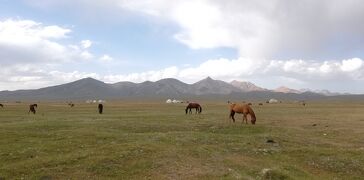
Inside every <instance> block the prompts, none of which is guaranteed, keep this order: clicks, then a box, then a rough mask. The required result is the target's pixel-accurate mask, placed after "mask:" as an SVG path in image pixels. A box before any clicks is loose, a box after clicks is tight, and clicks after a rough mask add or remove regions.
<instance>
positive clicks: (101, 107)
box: [98, 104, 104, 114]
mask: <svg viewBox="0 0 364 180" xmlns="http://www.w3.org/2000/svg"><path fill="white" fill-rule="evenodd" d="M98 109H99V114H102V111H103V109H104V105H102V104H99V106H98Z"/></svg>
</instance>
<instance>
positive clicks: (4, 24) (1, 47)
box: [0, 19, 93, 67]
mask: <svg viewBox="0 0 364 180" xmlns="http://www.w3.org/2000/svg"><path fill="white" fill-rule="evenodd" d="M71 32H72V31H71V30H70V29H68V28H63V27H60V26H57V25H50V26H47V25H43V24H42V23H40V22H35V21H32V20H21V19H6V20H4V21H0V57H1V61H0V65H2V66H3V67H5V66H8V65H14V64H37V63H39V64H40V63H41V64H42V65H50V64H61V63H66V62H72V61H79V60H80V59H90V58H92V57H93V55H92V54H91V53H90V52H88V51H86V50H82V49H81V48H80V47H79V46H76V45H71V44H64V43H61V42H60V41H58V40H62V39H67V38H69V37H68V35H69V34H70V33H71ZM91 44H92V43H91V41H90V40H86V41H83V42H82V45H83V47H84V48H86V47H87V48H88V47H90V46H91Z"/></svg>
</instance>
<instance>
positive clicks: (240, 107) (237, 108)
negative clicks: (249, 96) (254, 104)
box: [230, 104, 257, 124]
mask: <svg viewBox="0 0 364 180" xmlns="http://www.w3.org/2000/svg"><path fill="white" fill-rule="evenodd" d="M235 113H238V114H243V121H242V123H244V120H245V124H248V118H247V115H248V114H249V115H250V122H251V123H252V124H255V121H256V120H257V118H256V117H255V113H254V111H253V109H252V108H251V107H250V106H249V105H247V104H231V105H230V119H233V122H235V118H234V115H235Z"/></svg>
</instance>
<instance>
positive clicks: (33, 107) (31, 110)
mask: <svg viewBox="0 0 364 180" xmlns="http://www.w3.org/2000/svg"><path fill="white" fill-rule="evenodd" d="M35 108H38V105H37V104H31V105H29V111H28V114H29V113H30V112H32V113H33V114H35V113H36V111H35Z"/></svg>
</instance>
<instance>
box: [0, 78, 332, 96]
mask: <svg viewBox="0 0 364 180" xmlns="http://www.w3.org/2000/svg"><path fill="white" fill-rule="evenodd" d="M327 95H339V94H335V93H331V92H329V91H320V92H313V91H310V90H294V89H290V88H287V87H280V88H277V89H274V90H269V89H266V88H262V87H258V86H256V85H255V84H253V83H251V82H242V81H232V82H230V83H228V82H225V81H220V80H214V79H212V78H210V77H207V78H205V79H203V80H200V81H198V82H196V83H194V84H187V83H184V82H181V81H179V80H177V79H173V78H167V79H161V80H159V81H155V82H151V81H145V82H142V83H133V82H118V83H113V84H109V83H104V82H102V81H99V80H96V79H93V78H84V79H80V80H77V81H74V82H71V83H66V84H62V85H57V86H51V87H45V88H40V89H33V90H16V91H0V101H3V100H6V101H9V100H19V101H20V100H21V101H24V100H86V99H138V98H140V99H167V98H178V99H198V98H207V99H236V98H240V99H242V98H243V99H259V100H266V99H270V98H277V99H282V100H283V99H292V100H310V99H318V98H325V97H327Z"/></svg>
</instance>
